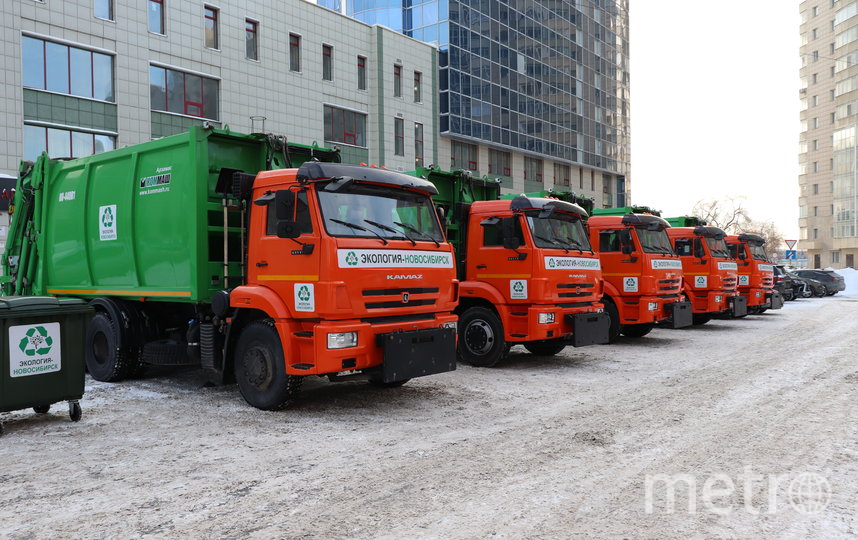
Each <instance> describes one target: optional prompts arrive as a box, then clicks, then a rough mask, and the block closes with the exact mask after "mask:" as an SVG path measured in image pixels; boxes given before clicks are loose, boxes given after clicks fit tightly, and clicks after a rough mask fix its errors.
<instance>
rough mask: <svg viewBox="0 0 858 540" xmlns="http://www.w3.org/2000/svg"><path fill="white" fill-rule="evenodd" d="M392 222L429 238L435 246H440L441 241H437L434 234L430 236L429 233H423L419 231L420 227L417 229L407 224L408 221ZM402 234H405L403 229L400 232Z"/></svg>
mask: <svg viewBox="0 0 858 540" xmlns="http://www.w3.org/2000/svg"><path fill="white" fill-rule="evenodd" d="M393 224H394V225H399V226H400V227H402V228H403V229H408V230H409V231H411V232H413V233H417V234H419V235H420V236H422V237H423V238H428V239H429V240H431V241H433V242H435V247H440V246H441V242H439V241H438V240H436V239H435V237H434V236H432V235H431V234H428V233H425V232H423V231H421V230H420V229H417V228H415V227H413V226H411V225H409V224H408V223H400V222H399V221H394V222H393ZM402 234H405V232H404V231H403V232H402Z"/></svg>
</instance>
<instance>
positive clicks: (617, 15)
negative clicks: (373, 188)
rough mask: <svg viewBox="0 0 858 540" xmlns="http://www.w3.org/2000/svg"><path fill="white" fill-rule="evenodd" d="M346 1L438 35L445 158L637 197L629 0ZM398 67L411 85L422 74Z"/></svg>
mask: <svg viewBox="0 0 858 540" xmlns="http://www.w3.org/2000/svg"><path fill="white" fill-rule="evenodd" d="M320 3H322V4H324V5H328V4H330V2H327V1H324V0H322V1H320ZM345 11H346V12H347V13H348V14H350V15H352V16H353V17H355V18H357V19H359V20H362V21H364V22H367V23H370V24H382V25H385V26H388V27H389V28H391V29H394V30H398V31H401V32H403V33H405V34H406V35H409V36H413V37H415V38H417V39H420V40H423V41H426V42H428V43H433V44H436V45H438V47H439V50H440V73H439V90H440V101H439V110H438V115H439V118H440V133H441V142H440V155H441V162H440V163H438V165H440V166H441V167H443V168H462V169H470V170H472V171H475V172H477V173H480V174H489V175H490V176H496V177H500V178H501V179H502V180H503V181H504V186H505V187H507V188H510V189H514V190H528V191H529V190H534V189H542V188H543V187H548V188H554V187H556V188H559V189H567V190H568V189H571V190H574V191H577V192H579V193H583V194H585V195H589V196H594V197H595V198H596V203H597V204H598V205H600V206H622V205H625V204H626V203H627V202H628V192H629V72H628V68H629V66H628V58H629V44H628V43H629V34H628V0H521V1H508V0H478V1H475V2H464V1H460V0H427V1H419V0H348V2H347V3H346V4H345ZM397 69H399V68H398V67H397V66H390V70H391V71H392V72H393V73H394V76H395V77H399V78H401V79H403V83H402V84H403V85H404V86H405V87H408V88H410V86H411V84H412V80H415V81H416V80H417V77H418V74H417V73H412V72H411V71H403V70H400V71H397Z"/></svg>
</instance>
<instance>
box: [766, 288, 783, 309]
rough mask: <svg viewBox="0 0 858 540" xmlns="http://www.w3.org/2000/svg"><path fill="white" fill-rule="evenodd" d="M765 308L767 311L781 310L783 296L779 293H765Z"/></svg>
mask: <svg viewBox="0 0 858 540" xmlns="http://www.w3.org/2000/svg"><path fill="white" fill-rule="evenodd" d="M766 307H767V308H769V309H781V308H782V307H784V296H783V295H782V294H781V293H780V291H774V290H773V291H769V292H767V293H766Z"/></svg>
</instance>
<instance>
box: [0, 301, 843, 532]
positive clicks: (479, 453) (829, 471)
mask: <svg viewBox="0 0 858 540" xmlns="http://www.w3.org/2000/svg"><path fill="white" fill-rule="evenodd" d="M856 314H858V298H853V297H850V296H848V295H837V296H834V297H829V298H820V299H807V300H798V301H794V302H788V303H787V304H786V306H785V307H784V309H782V310H779V311H774V312H767V313H765V314H763V315H758V316H749V317H747V318H745V319H742V320H734V321H712V322H710V323H708V324H706V325H704V326H702V327H696V328H691V329H684V330H666V329H657V330H655V331H653V332H652V333H651V334H650V335H649V336H647V337H645V338H641V339H638V340H633V339H628V338H621V339H620V340H618V342H617V343H616V344H614V345H610V346H594V347H586V348H581V349H573V348H571V347H570V348H567V349H566V350H565V351H564V352H562V353H561V354H560V355H558V356H556V357H535V356H532V355H530V354H529V353H527V352H526V351H524V349H523V348H521V347H516V348H515V349H513V354H512V355H511V357H510V358H509V359H508V360H507V361H506V362H504V363H502V364H500V365H499V366H498V367H496V368H493V369H477V368H471V367H468V366H460V368H459V370H458V371H456V372H453V373H447V374H443V375H438V376H434V377H426V378H422V379H418V380H414V381H411V382H410V383H409V384H407V385H406V386H404V387H402V388H399V389H390V390H383V389H377V388H373V387H370V386H369V385H367V384H363V383H357V382H355V383H338V384H331V383H328V382H327V381H325V380H322V379H318V378H314V379H312V380H311V381H308V382H307V384H306V385H305V386H304V391H303V392H302V396H301V399H300V400H299V401H298V403H297V404H296V406H295V407H294V408H292V409H290V410H286V411H281V412H276V413H266V412H261V411H258V410H255V409H252V408H250V407H249V406H248V405H246V404H245V403H244V401H243V400H242V398H241V396H240V395H239V393H238V390H237V388H236V387H235V386H228V387H217V388H202V387H201V385H200V384H199V374H198V372H196V371H193V370H191V371H185V372H162V373H161V374H159V375H157V376H150V377H149V378H144V379H142V380H136V381H129V382H124V383H120V384H105V383H97V382H93V381H92V380H90V379H88V380H87V393H86V395H85V396H84V399H83V400H82V401H81V405H82V406H83V420H82V421H81V422H80V423H77V424H73V423H71V422H69V420H68V417H67V415H66V414H65V407H64V406H55V408H54V409H55V410H53V411H52V412H51V413H49V414H48V415H35V414H33V413H32V411H21V412H15V413H9V414H2V415H0V418H2V420H3V421H4V422H5V424H6V430H7V433H6V435H4V436H3V437H2V438H0V463H2V466H0V537H3V538H13V539H14V538H165V537H170V538H237V537H238V538H260V539H268V538H378V537H383V538H395V539H400V538H478V537H479V538H482V537H497V538H510V539H519V538H538V537H543V538H544V537H580V538H606V537H611V538H613V537H627V538H643V537H658V538H687V537H755V538H761V537H766V538H797V537H808V536H810V537H818V538H822V537H824V538H836V537H843V538H846V537H854V536H856V535H858V407H856V400H858V360H857V359H858V356H856V349H858V316H856ZM671 482H672V484H671ZM689 486H691V489H689ZM671 495H674V497H673V499H674V500H673V502H674V505H673V508H672V509H671V508H670V506H669V503H670V498H671Z"/></svg>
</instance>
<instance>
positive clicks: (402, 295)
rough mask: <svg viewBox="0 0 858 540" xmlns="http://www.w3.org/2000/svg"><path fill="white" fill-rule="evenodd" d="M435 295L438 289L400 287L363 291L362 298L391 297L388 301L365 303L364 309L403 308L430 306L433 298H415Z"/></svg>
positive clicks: (432, 303)
mask: <svg viewBox="0 0 858 540" xmlns="http://www.w3.org/2000/svg"><path fill="white" fill-rule="evenodd" d="M433 293H434V294H437V293H438V287H402V288H398V289H364V290H363V291H361V294H363V296H392V297H393V298H391V299H389V300H381V299H379V301H378V302H366V303H365V304H364V306H365V307H366V309H384V308H404V307H414V306H431V305H434V304H435V301H436V299H435V298H415V296H416V295H418V294H433Z"/></svg>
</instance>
